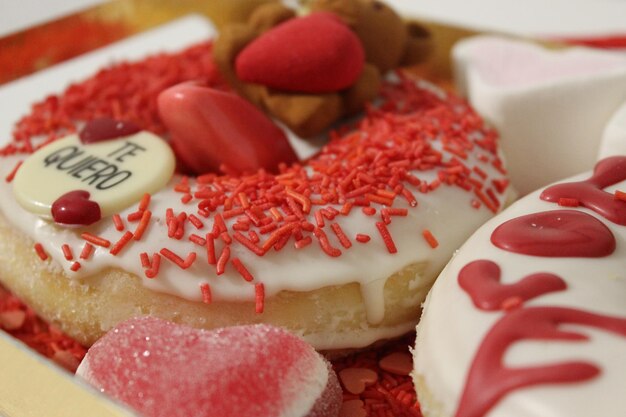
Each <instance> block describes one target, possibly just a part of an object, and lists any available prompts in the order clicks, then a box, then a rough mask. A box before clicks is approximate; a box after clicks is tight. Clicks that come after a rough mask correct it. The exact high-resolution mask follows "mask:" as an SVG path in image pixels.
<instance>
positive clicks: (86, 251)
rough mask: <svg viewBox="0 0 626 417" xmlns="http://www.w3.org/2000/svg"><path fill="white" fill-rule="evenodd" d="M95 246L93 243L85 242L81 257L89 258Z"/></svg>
mask: <svg viewBox="0 0 626 417" xmlns="http://www.w3.org/2000/svg"><path fill="white" fill-rule="evenodd" d="M93 250H94V247H93V245H92V244H91V243H89V242H85V246H83V250H82V251H81V252H80V259H89V257H91V254H92V253H93Z"/></svg>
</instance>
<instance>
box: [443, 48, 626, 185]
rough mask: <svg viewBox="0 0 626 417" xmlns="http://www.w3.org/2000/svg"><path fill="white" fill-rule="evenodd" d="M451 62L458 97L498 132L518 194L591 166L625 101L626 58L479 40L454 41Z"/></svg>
mask: <svg viewBox="0 0 626 417" xmlns="http://www.w3.org/2000/svg"><path fill="white" fill-rule="evenodd" d="M453 57H454V64H455V76H456V81H457V85H458V89H459V92H460V93H461V94H463V95H466V96H467V97H468V99H469V100H470V102H471V104H472V105H473V106H474V108H475V109H476V110H477V111H478V113H480V114H481V115H482V116H483V117H485V119H486V120H487V121H489V122H490V123H492V124H493V125H494V126H495V127H496V128H497V129H498V131H499V132H500V135H501V137H502V149H503V152H504V154H505V155H507V157H508V158H507V161H508V165H507V166H508V169H509V173H510V177H511V182H512V184H513V186H514V187H515V188H516V189H517V190H518V191H519V192H520V193H521V194H522V195H524V194H527V193H529V192H531V191H534V190H536V189H537V188H538V187H541V186H544V185H546V184H548V183H550V182H553V181H557V180H559V179H561V178H565V177H568V176H571V175H575V174H577V173H579V172H581V171H583V170H586V169H591V168H592V167H593V164H594V163H595V161H596V155H597V154H598V149H599V146H600V140H601V137H602V131H603V129H604V127H605V125H606V124H607V122H608V120H609V118H610V117H611V115H612V114H613V113H614V112H615V111H616V110H617V108H618V107H619V106H620V105H621V104H622V103H623V102H624V100H625V99H626V59H625V58H624V57H623V56H620V55H616V54H610V53H607V52H601V51H596V50H591V49H586V48H570V49H567V50H566V52H563V51H548V50H546V49H544V48H542V47H540V46H538V45H535V44H532V43H530V42H523V41H516V40H510V39H506V38H499V37H493V36H478V37H474V38H470V39H468V40H465V41H462V42H459V43H458V44H457V45H456V46H455V48H454V50H453ZM574 145H575V146H574ZM554 161H558V163H554Z"/></svg>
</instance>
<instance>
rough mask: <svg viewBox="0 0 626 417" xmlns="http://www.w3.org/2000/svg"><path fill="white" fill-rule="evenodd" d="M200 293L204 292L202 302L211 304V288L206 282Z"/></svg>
mask: <svg viewBox="0 0 626 417" xmlns="http://www.w3.org/2000/svg"><path fill="white" fill-rule="evenodd" d="M200 291H201V292H202V302H203V303H205V304H211V301H212V298H211V287H210V286H209V284H207V283H206V282H205V283H203V284H200Z"/></svg>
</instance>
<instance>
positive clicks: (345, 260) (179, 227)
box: [0, 55, 508, 350]
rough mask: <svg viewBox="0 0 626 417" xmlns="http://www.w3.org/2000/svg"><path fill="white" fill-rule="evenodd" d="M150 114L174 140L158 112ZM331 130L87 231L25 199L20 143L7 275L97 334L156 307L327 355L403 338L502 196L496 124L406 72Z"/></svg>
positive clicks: (4, 163)
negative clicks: (267, 329)
mask: <svg viewBox="0 0 626 417" xmlns="http://www.w3.org/2000/svg"><path fill="white" fill-rule="evenodd" d="M185 56H186V58H185V59H184V60H183V59H182V58H181V59H180V60H178V58H179V57H181V55H172V56H170V57H169V58H167V59H168V65H170V66H172V67H173V68H175V70H173V71H171V72H165V73H164V74H163V77H164V78H165V77H171V73H172V72H173V73H176V74H179V73H184V71H183V68H178V66H179V65H180V66H185V68H188V67H189V66H190V65H192V64H193V62H194V61H193V59H194V58H189V57H187V55H185ZM195 59H197V60H200V59H204V58H195ZM142 62H145V61H142ZM142 62H139V63H138V64H137V65H139V66H141V64H142ZM117 69H118V70H120V71H124V75H125V76H126V75H128V76H129V77H130V76H131V75H132V71H134V67H133V65H132V64H131V65H129V64H125V66H124V65H120V66H118V67H117ZM114 70H115V69H114ZM176 71H178V72H176ZM98 76H100V74H99V75H98ZM211 76H212V77H214V78H213V79H211ZM156 77H157V81H163V83H162V85H163V89H165V88H166V87H168V85H166V82H165V81H166V80H165V79H164V80H159V79H158V77H159V75H157V76H156ZM207 77H208V78H209V81H210V82H213V83H214V84H216V83H218V82H217V77H218V76H217V74H216V73H214V72H211V71H208V76H207ZM93 81H94V79H93V78H92V79H89V80H87V81H85V83H84V84H83V85H85V84H89V83H90V82H93ZM167 81H170V80H169V78H168V79H167ZM109 82H110V83H112V84H113V85H115V82H119V83H126V82H127V78H124V77H121V80H116V79H115V78H114V77H112V79H111V80H109ZM120 87H121V86H120ZM76 89H77V87H76V86H74V87H73V89H72V90H71V91H70V90H68V92H67V93H65V95H61V96H60V97H58V99H59V101H60V102H61V103H63V100H64V99H65V98H67V96H68V95H69V94H70V93H76ZM120 89H121V88H120ZM158 92H160V91H158ZM109 99H110V97H106V98H100V100H101V101H100V102H98V101H97V100H98V99H97V97H96V98H95V99H92V102H91V105H92V106H94V107H98V106H103V107H105V108H106V106H107V105H110V100H109ZM46 103H47V104H48V102H46ZM88 116H89V115H86V116H85V115H84V114H83V115H81V116H78V119H79V121H80V120H85V119H87V118H88ZM153 116H154V115H153ZM142 120H151V121H152V122H153V123H152V125H149V124H148V123H145V124H143V125H142V121H141V120H139V121H137V120H134V122H135V123H136V124H138V125H139V126H140V127H144V128H152V129H153V130H156V131H160V132H161V133H165V134H167V131H166V129H165V128H164V126H163V125H159V123H160V121H159V118H158V115H156V116H154V118H152V119H150V118H148V117H144V118H143V119H142ZM154 120H156V122H155V121H154ZM154 123H156V124H157V127H158V128H155V127H154ZM49 125H50V126H51V127H50V128H49V129H48V130H46V127H45V126H46V124H45V123H44V128H43V131H42V132H40V133H46V132H50V131H54V129H55V126H54V123H49ZM137 135H147V133H145V132H144V133H137ZM330 136H331V138H332V139H331V141H330V142H329V143H328V144H326V145H325V146H324V147H323V148H322V149H321V150H320V152H319V153H318V154H316V155H315V156H313V157H311V158H310V159H308V160H305V161H303V162H300V163H295V164H293V165H290V166H281V167H280V171H279V172H278V173H271V172H268V171H264V170H260V171H258V172H256V173H253V174H245V175H238V174H229V175H224V174H212V173H209V174H204V175H200V176H198V177H197V178H196V177H194V178H191V177H185V176H180V175H175V176H174V177H173V178H172V179H171V181H170V182H169V184H168V185H167V186H165V187H164V188H162V189H160V190H157V191H154V192H150V193H149V194H144V195H143V197H142V195H135V198H136V202H135V203H133V204H130V205H128V206H126V207H123V208H121V209H119V210H118V211H117V212H115V213H113V212H110V213H108V214H107V213H105V212H103V215H102V218H101V219H100V220H98V221H96V222H94V223H93V224H90V225H83V226H80V227H77V228H76V227H74V228H68V227H65V226H63V225H60V224H57V223H55V222H54V221H51V219H50V218H49V217H50V216H48V218H46V217H45V216H39V215H37V214H34V213H31V212H29V211H27V210H25V209H24V208H23V206H21V205H20V204H19V203H18V202H17V201H16V199H15V198H14V186H15V185H16V183H18V182H19V181H18V179H19V176H20V175H21V172H23V169H24V167H26V165H27V164H28V159H29V156H28V154H26V153H24V152H23V151H25V150H26V151H28V150H32V149H34V148H37V146H38V143H37V142H36V141H32V140H31V139H29V138H23V137H19V138H18V139H17V140H16V141H15V142H14V143H12V144H10V145H9V146H8V147H7V148H6V149H5V150H4V151H3V153H2V156H1V159H0V171H1V174H2V178H3V180H2V181H0V182H1V184H0V194H1V195H2V198H0V213H1V215H0V249H1V251H0V280H1V282H2V283H3V284H4V285H6V286H7V287H8V288H9V289H11V290H12V291H13V292H14V293H15V294H17V295H18V296H19V297H21V298H22V299H24V300H25V301H26V302H27V303H28V304H29V305H31V306H32V307H33V308H34V309H35V310H36V311H37V312H38V313H40V314H41V315H42V316H43V317H45V318H46V319H47V320H49V321H50V322H52V323H54V324H56V325H58V326H60V327H61V328H62V329H63V330H64V331H66V332H67V333H68V334H70V335H71V336H73V337H74V338H76V339H77V340H79V341H81V342H82V343H85V344H91V343H93V342H94V341H95V340H96V339H97V338H99V337H100V336H102V335H103V334H104V333H105V332H106V331H107V330H109V329H111V328H112V327H114V326H115V325H116V324H117V323H119V322H121V321H123V320H125V319H128V318H130V317H135V316H143V315H151V316H155V317H160V318H163V319H167V320H171V321H174V322H179V323H185V324H189V325H191V326H194V327H200V328H206V329H212V328H218V327H224V326H230V325H236V324H246V323H269V324H274V325H279V326H283V327H286V328H288V329H290V330H292V331H293V332H295V333H296V334H298V335H300V336H302V337H303V338H304V339H305V340H307V341H308V342H310V343H312V344H313V345H314V346H315V347H316V348H318V349H327V350H336V349H345V348H358V347H363V346H367V345H369V344H371V343H374V342H376V341H378V340H381V339H385V338H389V337H395V336H398V335H401V334H403V333H405V332H407V331H409V330H410V329H412V328H413V327H414V326H415V324H416V322H417V320H418V317H419V314H420V305H421V303H422V301H423V299H424V297H425V294H426V292H427V291H428V289H429V288H430V286H431V284H432V282H433V280H434V278H435V276H436V275H437V274H438V272H439V271H440V270H441V268H442V267H443V265H444V264H445V263H446V261H447V260H448V259H449V257H450V256H451V254H452V253H453V252H454V251H455V250H456V249H457V248H458V246H460V244H461V243H462V242H463V241H464V240H465V238H466V237H467V236H468V235H469V234H470V233H471V232H472V231H473V230H475V229H476V228H477V227H478V226H479V225H480V224H482V223H483V222H484V221H485V220H487V219H488V218H490V217H491V216H492V215H493V214H494V213H495V212H497V211H498V210H499V209H500V207H502V205H503V204H504V201H505V198H506V189H507V184H508V181H507V179H506V175H505V170H504V168H503V165H502V160H501V158H500V156H499V154H498V140H497V134H496V133H495V132H494V131H493V130H491V129H489V128H487V127H485V126H484V124H483V122H482V120H481V119H480V117H478V116H477V115H476V114H475V113H474V112H473V111H472V110H471V108H469V106H468V105H467V104H466V103H464V102H463V101H461V100H459V99H457V98H456V97H454V96H452V95H449V94H446V93H444V92H442V91H439V90H437V89H436V88H434V87H433V86H431V85H428V84H426V83H424V82H421V81H418V80H416V79H413V78H411V77H410V76H401V77H400V78H399V80H396V81H390V82H386V83H385V84H384V86H383V88H382V90H381V94H380V97H379V99H378V101H377V102H376V104H375V105H372V106H370V107H369V108H368V110H367V112H366V114H365V115H364V116H363V117H362V118H361V119H360V120H359V121H358V122H357V123H356V125H354V126H352V127H349V126H348V127H344V128H342V129H341V130H338V131H334V132H332V133H331V134H330ZM133 138H135V136H132V135H130V136H123V137H122V138H121V139H120V138H118V139H112V140H113V141H116V140H120V141H124V140H126V141H132V140H135V139H133ZM61 140H66V139H61ZM58 142H59V141H52V142H51V144H49V145H45V146H44V147H42V148H41V150H39V152H41V151H43V150H45V149H46V146H49V147H52V146H55V143H58ZM85 146H99V145H85ZM48 149H50V148H48ZM109 154H110V153H109ZM23 160H26V162H24V165H23V166H21V167H20V165H19V163H20V162H21V161H23ZM44 165H45V164H44ZM51 165H54V164H51ZM150 168H152V167H150ZM157 169H158V168H157ZM144 171H145V172H149V171H150V169H146V170H144ZM75 173H76V172H75ZM46 177H47V175H41V176H40V178H42V181H44V180H45V178H46ZM88 182H89V181H87V182H85V181H83V183H88ZM54 185H55V184H52V183H51V184H50V186H54ZM65 191H67V190H65Z"/></svg>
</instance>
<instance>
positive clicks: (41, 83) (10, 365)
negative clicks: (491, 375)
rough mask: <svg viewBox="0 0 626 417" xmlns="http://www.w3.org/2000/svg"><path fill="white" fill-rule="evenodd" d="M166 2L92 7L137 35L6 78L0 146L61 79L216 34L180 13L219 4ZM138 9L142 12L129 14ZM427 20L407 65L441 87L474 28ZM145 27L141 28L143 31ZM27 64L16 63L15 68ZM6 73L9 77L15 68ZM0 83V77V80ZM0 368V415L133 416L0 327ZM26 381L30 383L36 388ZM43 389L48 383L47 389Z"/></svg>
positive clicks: (0, 102) (121, 32) (399, 345)
mask: <svg viewBox="0 0 626 417" xmlns="http://www.w3.org/2000/svg"><path fill="white" fill-rule="evenodd" d="M167 3H168V2H158V3H157V6H156V7H154V8H153V9H152V10H151V13H145V14H144V13H140V12H138V11H146V10H148V9H150V7H149V5H147V3H146V2H142V1H133V2H129V3H128V4H130V5H128V6H127V8H125V7H124V6H120V5H119V3H115V2H114V3H105V4H103V5H101V6H98V7H96V8H94V9H93V10H91V11H89V12H86V13H87V14H89V13H95V14H93V15H92V17H94V16H95V17H96V19H95V20H98V19H101V20H102V21H107V22H108V23H107V24H111V22H115V25H118V26H115V27H117V29H118V31H117V32H116V35H115V36H113V37H111V38H109V39H107V40H105V41H104V42H110V41H112V40H116V39H118V38H117V37H118V36H119V38H122V37H126V36H129V35H131V34H133V33H135V32H140V33H139V34H137V35H135V36H133V37H130V38H128V39H125V40H122V41H120V42H118V43H115V44H112V45H110V46H103V47H101V46H102V45H101V44H92V46H95V47H96V48H97V49H95V50H94V51H93V52H89V53H87V54H84V55H81V56H79V57H77V58H75V59H73V60H70V61H65V62H61V63H57V64H55V62H56V58H54V57H52V58H50V60H49V61H47V62H44V64H42V65H44V66H47V65H50V64H52V66H50V67H49V68H47V69H43V70H41V71H37V72H34V73H32V74H31V75H28V76H25V77H23V78H19V79H17V80H15V81H13V82H10V83H6V84H0V145H3V144H4V143H6V141H7V140H8V138H10V137H11V130H12V126H13V124H14V123H15V122H16V121H17V120H18V119H19V118H20V117H21V116H23V115H24V114H26V113H28V111H29V109H30V106H31V105H32V103H34V102H36V101H39V100H41V99H43V98H45V97H46V96H47V95H48V94H52V93H56V92H60V91H62V90H63V89H64V88H65V87H66V85H67V84H68V83H69V82H71V81H73V80H81V79H83V78H85V77H86V76H88V75H90V74H93V73H95V72H96V71H97V70H98V69H100V68H102V67H104V66H106V65H107V64H110V63H113V62H116V61H121V60H135V59H139V58H142V57H144V56H146V55H149V54H152V53H157V52H164V51H165V52H167V51H176V50H180V49H183V48H184V47H186V46H189V45H191V44H194V43H197V42H200V41H202V40H206V39H207V38H210V37H212V36H214V35H215V34H216V33H217V28H216V27H215V26H214V25H213V24H212V23H210V21H208V20H206V19H205V18H204V17H202V16H201V15H186V16H184V17H180V16H181V15H183V14H185V13H186V12H188V11H189V10H191V9H196V10H199V11H202V12H204V13H205V14H207V15H209V16H212V17H216V16H219V15H220V8H219V7H215V9H214V10H213V9H211V10H202V7H198V5H196V4H194V5H192V4H191V3H194V2H185V4H184V5H182V6H173V5H171V4H167ZM396 3H398V2H396ZM84 15H85V14H82V16H84ZM138 15H141V16H142V17H141V18H137V16H138ZM80 17H81V16H79V15H75V16H73V17H70V18H68V19H62V20H61V21H60V22H57V23H54V22H53V23H52V24H50V25H51V27H52V28H53V27H54V25H55V24H61V25H70V24H72V21H73V20H76V19H79V18H80ZM215 21H216V24H217V25H218V26H219V25H220V24H221V21H220V20H219V19H216V20H215ZM120 22H121V23H120ZM165 22H167V23H165ZM427 26H428V28H429V29H430V30H431V32H432V34H433V37H434V44H435V45H436V50H435V53H434V54H433V57H432V58H431V59H430V60H429V61H428V62H427V63H426V64H424V65H421V66H420V67H419V68H415V71H416V72H418V73H419V74H420V75H423V76H424V77H426V78H427V79H430V80H432V81H435V82H436V83H438V84H440V85H443V86H444V87H447V88H452V81H451V78H452V70H451V62H450V49H451V47H452V45H453V44H454V43H455V42H456V41H458V40H459V39H461V38H463V37H466V36H470V35H474V34H476V31H474V30H469V29H463V28H456V27H451V26H448V25H445V24H438V23H427ZM110 27H113V26H110ZM110 27H109V29H110ZM145 29H149V30H148V31H146V32H143V31H144V30H145ZM2 42H3V40H1V39H0V50H2V48H3V43H2ZM5 42H6V39H5ZM4 45H6V43H5V44H4ZM88 48H90V47H88ZM76 52H78V53H82V52H83V51H79V49H78V48H77V49H76V50H74V51H72V52H68V54H70V55H71V54H73V53H76ZM44 61H45V60H44ZM33 69H34V68H31V69H23V70H22V71H23V72H22V74H25V73H27V72H30V71H32V70H33ZM13 77H14V78H15V74H14V75H13ZM5 81H6V80H5ZM1 82H3V79H2V78H0V83H1ZM310 151H311V150H310V149H303V150H300V153H301V154H302V153H309V152H310ZM410 343H411V337H410V336H409V337H408V338H404V339H401V340H400V341H398V342H396V343H395V344H394V346H393V347H391V351H393V350H394V349H400V350H402V349H404V350H405V351H406V350H407V346H408V345H409V344H410ZM377 359H378V357H376V355H374V357H372V355H369V356H367V355H366V356H364V357H362V358H356V359H354V361H356V363H362V362H367V361H370V363H372V362H373V363H376V362H377ZM348 365H349V364H339V365H338V366H339V369H341V367H343V366H348ZM0 369H2V370H3V371H2V373H1V374H0V415H6V416H9V417H11V416H22V415H33V416H35V415H46V414H47V411H48V410H51V409H54V410H55V411H56V410H59V415H61V414H62V415H65V416H70V417H71V416H72V415H76V416H81V415H92V416H130V415H134V414H133V413H132V412H131V411H129V410H128V409H126V408H125V407H121V406H119V405H117V404H115V403H114V402H113V401H111V400H110V399H108V398H107V397H105V396H104V395H101V394H99V393H98V392H95V391H94V390H93V389H91V388H89V387H87V386H86V385H85V384H83V383H81V382H80V381H78V380H76V379H75V378H73V377H72V375H71V374H68V373H67V372H65V371H64V370H62V369H59V368H58V366H57V365H55V364H53V363H51V362H49V361H47V360H46V359H44V358H42V357H41V356H39V355H37V354H36V353H34V352H33V351H31V350H30V349H28V348H26V347H25V346H23V345H22V344H20V343H19V342H16V341H15V340H14V339H12V338H11V337H10V336H8V335H6V334H5V333H4V332H0ZM339 369H337V370H339ZM390 378H391V377H390ZM33 381H36V383H37V385H36V386H35V385H34V384H33ZM399 381H400V383H396V387H397V385H398V384H399V385H400V386H403V385H404V384H405V382H403V381H404V380H402V379H400V380H399ZM394 383H395V382H394ZM409 384H410V382H409ZM49 387H54V389H50V388H49ZM399 392H401V393H402V392H406V391H399ZM344 400H345V397H344ZM405 402H408V403H410V404H409V407H407V409H406V410H411V413H410V415H415V416H419V415H421V414H420V412H419V405H418V404H416V403H415V399H414V397H413V398H412V399H408V400H406V401H405ZM406 410H403V414H402V415H409V414H408V412H407V414H404V411H406ZM355 413H356V412H355ZM355 415H360V414H355Z"/></svg>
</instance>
